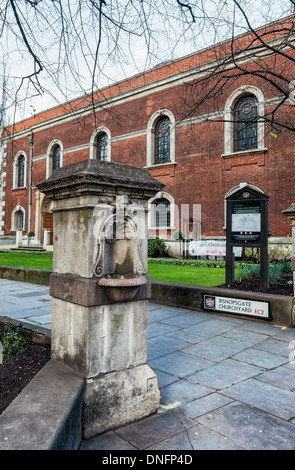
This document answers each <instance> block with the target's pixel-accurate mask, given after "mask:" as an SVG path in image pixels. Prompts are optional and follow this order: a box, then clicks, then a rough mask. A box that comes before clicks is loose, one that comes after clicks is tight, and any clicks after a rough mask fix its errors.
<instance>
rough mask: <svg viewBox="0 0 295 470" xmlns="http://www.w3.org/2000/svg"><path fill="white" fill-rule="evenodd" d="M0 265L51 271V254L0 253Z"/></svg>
mask: <svg viewBox="0 0 295 470" xmlns="http://www.w3.org/2000/svg"><path fill="white" fill-rule="evenodd" d="M0 265H1V266H14V267H23V268H33V269H48V270H52V253H29V252H20V251H15V252H12V253H11V252H7V253H5V252H2V253H0Z"/></svg>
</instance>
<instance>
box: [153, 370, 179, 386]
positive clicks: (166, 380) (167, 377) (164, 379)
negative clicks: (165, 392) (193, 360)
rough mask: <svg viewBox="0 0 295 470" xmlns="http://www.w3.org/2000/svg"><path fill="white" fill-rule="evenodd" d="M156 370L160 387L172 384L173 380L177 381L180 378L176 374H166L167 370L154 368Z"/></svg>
mask: <svg viewBox="0 0 295 470" xmlns="http://www.w3.org/2000/svg"><path fill="white" fill-rule="evenodd" d="M154 370H155V371H156V373H157V375H158V381H159V387H160V388H163V387H165V386H166V385H170V384H172V383H173V382H177V380H179V378H178V377H176V376H175V375H171V374H166V372H162V371H160V370H156V369H154Z"/></svg>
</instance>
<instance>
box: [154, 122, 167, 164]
mask: <svg viewBox="0 0 295 470" xmlns="http://www.w3.org/2000/svg"><path fill="white" fill-rule="evenodd" d="M166 162H170V119H169V117H167V116H164V117H162V118H160V119H159V120H158V121H157V123H156V128H155V160H154V163H155V164H157V163H166Z"/></svg>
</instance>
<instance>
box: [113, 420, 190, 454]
mask: <svg viewBox="0 0 295 470" xmlns="http://www.w3.org/2000/svg"><path fill="white" fill-rule="evenodd" d="M194 425H195V422H194V421H193V420H190V419H189V418H187V417H186V416H184V415H182V414H180V413H177V412H175V411H170V412H169V413H156V414H155V415H153V416H150V417H149V418H145V419H144V420H141V421H138V422H136V423H133V424H129V425H128V426H125V427H122V428H119V429H116V434H118V435H119V436H121V437H122V438H123V439H125V440H126V441H127V442H129V444H131V445H133V446H135V447H136V448H137V449H140V450H141V449H146V448H149V447H151V446H152V445H154V444H157V443H159V442H161V441H164V440H165V439H167V438H170V437H171V436H174V435H176V434H179V433H180V432H182V431H184V430H186V429H187V428H189V427H192V426H194Z"/></svg>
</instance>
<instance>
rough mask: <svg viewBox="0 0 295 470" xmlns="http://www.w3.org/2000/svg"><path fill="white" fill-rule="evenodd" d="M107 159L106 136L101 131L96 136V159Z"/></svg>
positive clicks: (104, 160)
mask: <svg viewBox="0 0 295 470" xmlns="http://www.w3.org/2000/svg"><path fill="white" fill-rule="evenodd" d="M107 159H108V136H107V134H106V133H105V132H102V133H100V134H99V135H98V137H97V160H100V161H103V162H106V161H107Z"/></svg>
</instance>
